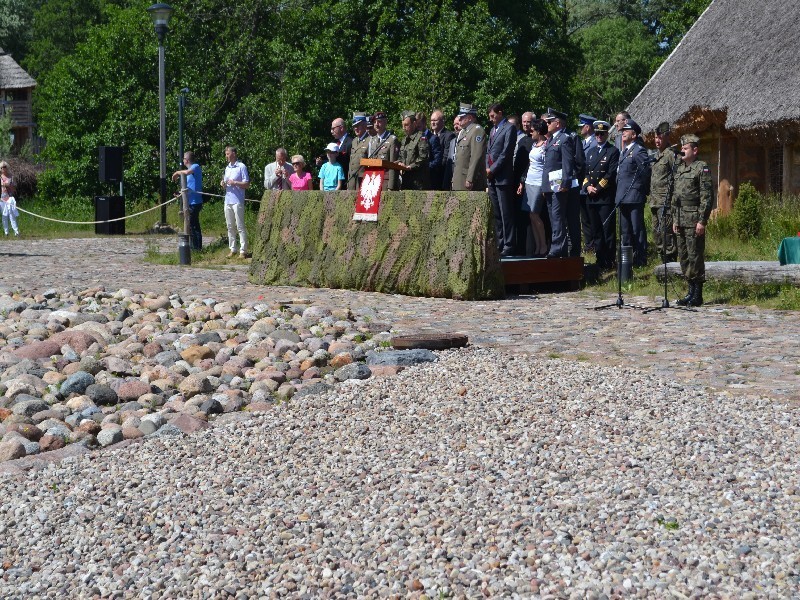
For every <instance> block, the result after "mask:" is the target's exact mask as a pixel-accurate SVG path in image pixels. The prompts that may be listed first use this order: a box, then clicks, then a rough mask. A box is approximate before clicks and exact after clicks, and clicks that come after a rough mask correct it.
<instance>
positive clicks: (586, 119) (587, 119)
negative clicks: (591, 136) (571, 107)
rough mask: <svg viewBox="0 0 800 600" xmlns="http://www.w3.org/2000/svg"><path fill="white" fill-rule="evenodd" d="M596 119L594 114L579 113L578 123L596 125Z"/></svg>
mask: <svg viewBox="0 0 800 600" xmlns="http://www.w3.org/2000/svg"><path fill="white" fill-rule="evenodd" d="M595 121H597V119H596V118H595V117H593V116H592V115H586V114H583V113H581V114H579V115H578V123H579V124H580V125H592V126H594V122H595Z"/></svg>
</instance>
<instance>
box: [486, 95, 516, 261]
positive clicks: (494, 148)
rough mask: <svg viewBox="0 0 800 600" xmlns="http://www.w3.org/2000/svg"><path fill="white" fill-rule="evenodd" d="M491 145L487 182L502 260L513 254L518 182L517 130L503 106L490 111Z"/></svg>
mask: <svg viewBox="0 0 800 600" xmlns="http://www.w3.org/2000/svg"><path fill="white" fill-rule="evenodd" d="M489 120H490V121H491V122H492V127H491V129H490V130H489V143H488V144H487V146H486V181H487V183H488V187H489V199H490V200H491V201H492V208H493V209H494V230H495V234H496V236H497V248H498V250H500V256H511V255H513V254H514V250H515V248H514V246H515V239H516V235H515V234H516V231H515V227H514V216H515V214H516V211H515V208H516V202H515V199H516V196H515V192H516V187H517V186H516V181H515V180H514V147H515V146H516V144H517V128H516V127H514V126H513V125H512V124H511V123H509V122H508V120H507V119H506V118H505V116H504V114H503V105H502V104H499V103H497V102H495V103H494V104H492V105H491V106H490V107H489Z"/></svg>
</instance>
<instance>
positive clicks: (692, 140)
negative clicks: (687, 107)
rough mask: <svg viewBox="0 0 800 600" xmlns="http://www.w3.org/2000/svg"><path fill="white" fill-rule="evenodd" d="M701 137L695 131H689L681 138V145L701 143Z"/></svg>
mask: <svg viewBox="0 0 800 600" xmlns="http://www.w3.org/2000/svg"><path fill="white" fill-rule="evenodd" d="M699 143H700V138H699V137H697V136H696V135H695V134H693V133H687V134H686V135H684V136H683V137H682V138H681V146H683V145H684V144H699Z"/></svg>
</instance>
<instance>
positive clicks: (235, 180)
mask: <svg viewBox="0 0 800 600" xmlns="http://www.w3.org/2000/svg"><path fill="white" fill-rule="evenodd" d="M225 158H226V159H227V161H228V165H227V166H226V167H225V175H224V176H223V178H222V181H220V183H219V185H220V187H222V188H224V189H225V224H226V225H227V226H228V248H229V249H230V252H228V258H232V257H234V256H236V233H237V232H238V233H239V257H240V258H245V257H246V256H247V232H246V231H245V229H244V191H245V190H246V189H247V188H249V187H250V176H249V175H248V173H247V167H246V166H244V164H243V163H241V162H239V160H238V159H237V157H236V148H235V147H233V146H225Z"/></svg>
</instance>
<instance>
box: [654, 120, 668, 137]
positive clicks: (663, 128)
mask: <svg viewBox="0 0 800 600" xmlns="http://www.w3.org/2000/svg"><path fill="white" fill-rule="evenodd" d="M656 133H657V134H658V135H664V134H665V133H669V121H664V122H663V123H659V124H658V127H656Z"/></svg>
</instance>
